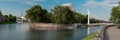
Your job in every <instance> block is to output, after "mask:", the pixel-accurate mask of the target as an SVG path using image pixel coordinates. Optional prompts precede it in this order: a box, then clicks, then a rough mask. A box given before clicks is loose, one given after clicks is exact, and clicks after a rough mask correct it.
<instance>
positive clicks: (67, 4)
mask: <svg viewBox="0 0 120 40" xmlns="http://www.w3.org/2000/svg"><path fill="white" fill-rule="evenodd" d="M62 6H66V7H69V9H71V10H72V11H73V10H74V6H73V4H72V3H65V4H62Z"/></svg>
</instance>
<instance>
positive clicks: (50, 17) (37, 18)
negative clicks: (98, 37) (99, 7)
mask: <svg viewBox="0 0 120 40" xmlns="http://www.w3.org/2000/svg"><path fill="white" fill-rule="evenodd" d="M25 17H26V18H27V19H28V20H29V21H30V22H31V23H32V22H33V23H54V24H74V23H82V24H86V23H87V15H83V14H82V13H78V12H76V11H75V10H71V9H70V8H69V7H68V6H60V5H56V6H55V7H54V8H52V9H51V11H50V12H48V11H47V10H46V9H43V8H42V7H41V6H40V5H34V6H32V7H31V8H30V9H28V10H26V15H25ZM100 22H103V20H98V19H95V18H91V19H90V23H100Z"/></svg>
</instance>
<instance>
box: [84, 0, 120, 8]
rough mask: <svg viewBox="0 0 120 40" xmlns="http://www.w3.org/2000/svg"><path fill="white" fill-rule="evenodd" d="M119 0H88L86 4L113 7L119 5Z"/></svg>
mask: <svg viewBox="0 0 120 40" xmlns="http://www.w3.org/2000/svg"><path fill="white" fill-rule="evenodd" d="M118 1H119V0H102V1H101V2H97V1H96V0H88V1H87V2H86V4H84V6H87V7H90V8H95V7H99V6H100V7H113V6H117V5H118Z"/></svg>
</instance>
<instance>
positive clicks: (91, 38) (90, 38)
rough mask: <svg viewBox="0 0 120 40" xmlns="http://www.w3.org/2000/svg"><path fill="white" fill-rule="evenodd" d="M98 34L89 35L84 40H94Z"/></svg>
mask: <svg viewBox="0 0 120 40" xmlns="http://www.w3.org/2000/svg"><path fill="white" fill-rule="evenodd" d="M96 33H97V32H94V33H92V34H89V35H88V36H87V37H85V38H83V40H93V39H94V37H95V35H96Z"/></svg>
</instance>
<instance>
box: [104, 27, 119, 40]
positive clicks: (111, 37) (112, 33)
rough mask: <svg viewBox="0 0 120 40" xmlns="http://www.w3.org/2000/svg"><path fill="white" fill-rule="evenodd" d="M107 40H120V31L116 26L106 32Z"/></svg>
mask: <svg viewBox="0 0 120 40" xmlns="http://www.w3.org/2000/svg"><path fill="white" fill-rule="evenodd" d="M106 35H107V36H106V39H107V40H120V29H118V28H117V27H116V26H112V27H109V28H108V29H107V32H106Z"/></svg>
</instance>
